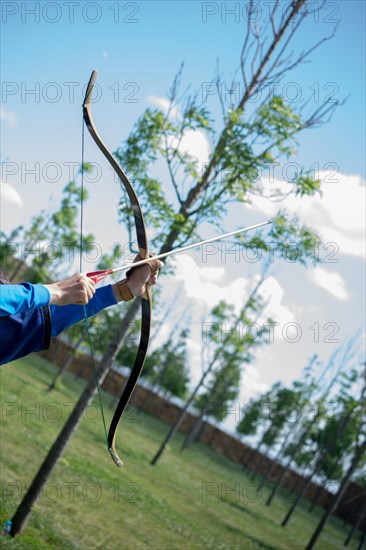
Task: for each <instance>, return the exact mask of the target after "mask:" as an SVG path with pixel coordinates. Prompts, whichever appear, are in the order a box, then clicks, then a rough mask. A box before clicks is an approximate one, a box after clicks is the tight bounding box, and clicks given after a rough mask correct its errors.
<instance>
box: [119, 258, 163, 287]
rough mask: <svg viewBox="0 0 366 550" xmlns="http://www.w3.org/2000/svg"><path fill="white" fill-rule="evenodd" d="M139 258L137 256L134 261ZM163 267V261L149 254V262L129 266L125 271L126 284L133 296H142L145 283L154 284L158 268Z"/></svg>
mask: <svg viewBox="0 0 366 550" xmlns="http://www.w3.org/2000/svg"><path fill="white" fill-rule="evenodd" d="M140 259H141V258H140V257H139V256H137V258H136V261H138V260H140ZM162 267H164V264H163V262H161V261H160V260H154V256H151V262H149V263H147V264H145V265H141V266H140V267H135V268H133V267H132V268H131V269H130V270H129V271H128V273H127V286H128V288H129V290H130V292H131V294H132V295H133V296H142V294H144V292H145V290H146V285H155V284H156V283H157V280H158V275H159V269H161V268H162Z"/></svg>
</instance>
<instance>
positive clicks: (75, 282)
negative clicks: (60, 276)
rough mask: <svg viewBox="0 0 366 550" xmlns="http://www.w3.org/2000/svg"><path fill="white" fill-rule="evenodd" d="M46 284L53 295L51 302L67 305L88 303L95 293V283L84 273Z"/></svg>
mask: <svg viewBox="0 0 366 550" xmlns="http://www.w3.org/2000/svg"><path fill="white" fill-rule="evenodd" d="M43 286H45V287H46V288H47V289H48V290H49V292H50V295H51V298H50V304H52V305H57V306H66V305H69V304H87V303H88V302H89V300H90V299H91V298H92V297H93V296H94V294H95V288H94V287H95V283H94V281H92V280H91V279H89V277H86V276H85V275H83V274H82V273H77V274H75V275H73V276H72V277H69V278H68V279H64V280H62V281H58V282H57V283H52V284H50V285H43Z"/></svg>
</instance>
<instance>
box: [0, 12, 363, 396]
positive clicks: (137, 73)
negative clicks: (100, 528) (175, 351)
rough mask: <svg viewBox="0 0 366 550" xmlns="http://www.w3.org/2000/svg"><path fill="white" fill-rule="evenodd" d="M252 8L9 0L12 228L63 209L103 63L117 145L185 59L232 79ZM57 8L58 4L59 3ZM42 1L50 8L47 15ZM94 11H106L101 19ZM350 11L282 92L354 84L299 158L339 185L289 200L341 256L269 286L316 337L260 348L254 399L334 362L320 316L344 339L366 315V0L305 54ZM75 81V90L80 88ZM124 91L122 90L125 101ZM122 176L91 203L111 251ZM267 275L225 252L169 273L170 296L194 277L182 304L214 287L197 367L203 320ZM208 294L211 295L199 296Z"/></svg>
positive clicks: (190, 76) (251, 386) (112, 139)
mask: <svg viewBox="0 0 366 550" xmlns="http://www.w3.org/2000/svg"><path fill="white" fill-rule="evenodd" d="M245 4H246V3H245V2H241V3H239V2H226V3H222V2H199V1H184V2H179V1H174V2H173V1H165V2H158V1H151V2H150V1H144V2H109V1H103V2H76V3H75V7H74V15H73V18H71V15H70V9H71V8H70V6H69V5H68V4H67V3H65V2H58V3H55V2H47V3H42V2H41V3H39V2H38V3H37V2H2V5H1V8H2V25H1V31H2V32H1V35H2V37H1V46H2V47H1V51H2V54H1V55H2V57H1V79H2V82H3V87H2V97H1V118H2V120H1V123H2V125H1V126H2V131H1V138H2V149H1V158H2V161H3V162H4V161H5V163H8V165H7V170H8V172H7V174H5V175H6V176H7V177H6V178H5V177H4V173H3V175H2V178H3V181H4V180H6V186H5V185H4V183H3V184H2V200H1V226H2V228H3V229H4V230H6V231H9V230H10V229H11V228H12V227H13V226H14V225H17V224H18V223H21V222H23V223H26V222H27V220H29V218H30V216H32V215H34V214H35V213H37V212H38V211H39V210H40V209H41V208H44V207H48V206H49V205H57V203H58V200H59V198H60V196H61V191H62V188H63V187H64V185H65V183H66V182H67V180H68V178H67V175H68V174H67V172H66V170H65V163H70V162H75V163H78V162H80V139H81V108H80V106H81V103H82V97H83V91H82V87H83V86H84V85H85V84H86V83H87V81H88V78H89V76H90V73H91V70H92V69H94V68H97V69H98V70H99V73H100V74H99V80H98V83H99V84H100V86H101V88H100V89H101V91H102V96H101V97H100V100H99V101H98V102H97V103H96V104H95V105H94V108H93V111H94V116H95V119H96V122H97V125H98V128H99V131H100V133H101V135H102V136H103V137H104V139H105V141H106V143H107V145H108V146H109V147H110V149H111V150H113V149H115V148H116V147H117V146H118V145H119V144H120V142H121V141H122V140H123V139H124V138H126V136H127V135H128V133H129V131H130V130H131V128H132V125H133V123H134V121H135V120H136V119H137V117H138V116H139V115H140V114H141V113H142V112H143V110H144V109H145V108H146V107H147V106H154V105H155V106H156V105H162V98H164V97H165V96H166V92H167V91H168V90H169V87H170V85H171V83H172V79H173V77H174V75H175V74H176V72H177V71H178V69H179V66H180V63H181V62H182V61H183V60H184V61H185V69H184V77H183V87H185V86H188V85H189V86H190V89H191V90H192V91H195V90H200V91H202V89H204V86H205V83H208V82H209V81H210V79H211V78H212V76H213V74H214V70H215V66H216V60H217V59H219V60H220V67H221V69H222V71H223V73H224V79H225V81H227V82H230V81H231V79H232V75H233V71H235V69H236V68H237V67H238V62H239V54H240V50H241V44H242V39H243V28H244V25H245V20H244V17H243V11H242V10H243V6H245ZM285 4H286V3H282V6H284V5H285ZM37 5H38V8H37ZM257 5H258V8H259V9H260V10H261V12H260V17H261V18H265V17H266V13H267V12H266V10H268V6H266V2H258V3H257ZM44 6H48V7H47V10H46V11H44V10H45V8H44ZM223 6H226V10H230V9H237V6H239V8H240V11H239V13H238V12H235V14H231V15H230V13H229V12H226V13H225V8H224V7H223ZM37 9H39V13H38V12H37ZM32 10H36V15H34V14H32V13H31V12H32ZM12 12H14V13H12ZM114 18H117V19H118V21H114ZM36 19H37V20H36ZM38 19H39V20H38ZM94 19H98V20H97V21H95V22H92V21H93V20H94ZM52 20H54V22H53V23H52ZM337 20H339V28H338V31H337V33H336V36H335V38H333V39H332V40H331V41H328V42H326V43H325V44H323V45H322V46H321V47H320V48H319V49H318V50H316V51H315V52H314V53H313V54H312V55H311V57H310V60H311V62H310V63H306V64H303V65H301V66H299V67H297V68H296V69H295V70H294V71H293V72H292V73H291V74H289V76H288V77H286V79H285V82H284V83H283V84H281V85H279V88H278V89H276V92H278V91H279V92H281V91H283V89H284V88H283V86H286V85H287V88H286V89H287V90H289V93H290V92H291V93H293V92H294V90H295V91H296V90H297V91H299V93H301V95H302V97H308V96H309V95H312V97H313V98H314V97H315V96H314V94H319V101H324V99H325V97H326V95H327V94H329V93H331V92H333V93H334V94H335V95H334V97H335V98H336V99H342V98H345V97H346V96H348V95H349V94H350V97H349V99H348V100H347V102H346V104H345V105H344V106H343V107H341V108H339V109H338V110H337V111H336V113H335V115H334V117H333V119H332V121H331V122H330V123H329V124H327V125H325V126H323V127H321V128H319V129H316V130H313V131H310V132H307V133H304V134H303V135H302V136H301V137H300V139H299V152H298V156H297V157H296V158H295V159H294V160H295V161H296V162H298V163H300V164H303V165H304V166H317V167H319V169H320V170H325V172H324V173H323V176H322V177H324V178H326V179H327V178H328V180H329V179H331V174H330V173H329V171H332V170H335V172H336V176H335V178H336V183H335V184H334V185H333V187H332V186H331V185H330V184H328V186H326V192H325V195H324V198H323V202H316V203H314V202H309V203H308V204H304V205H301V206H300V204H298V203H296V202H291V203H288V206H289V207H290V210H292V211H293V212H298V211H299V209H300V212H301V219H302V221H303V222H304V223H307V222H308V223H309V225H312V226H313V227H315V228H317V229H319V230H320V232H322V233H323V235H324V238H325V240H326V242H337V245H338V246H339V250H338V252H337V260H338V262H337V263H335V264H334V263H333V264H327V265H325V266H323V267H321V268H320V271H319V270H310V271H309V272H306V271H305V270H304V269H303V268H301V267H298V266H293V265H290V264H287V265H286V264H284V265H278V266H275V271H274V273H273V277H272V279H271V284H270V286H269V290H268V293H269V295H270V296H271V299H272V300H273V304H272V309H273V311H274V312H276V311H277V312H278V315H279V318H281V319H282V321H281V322H286V321H287V322H291V321H296V322H298V323H299V324H300V325H301V326H302V327H303V337H302V339H301V340H300V341H299V342H297V343H296V345H295V344H292V345H291V344H288V343H286V342H284V341H283V339H281V338H279V339H278V341H277V342H276V343H275V344H274V345H273V346H270V347H268V348H267V349H266V350H263V352H260V353H259V355H258V357H257V360H256V362H255V364H254V365H253V366H252V367H251V369H252V370H249V372H248V373H247V375H246V378H245V379H244V382H243V383H244V384H245V383H247V388H248V395H249V394H251V393H253V392H255V391H257V390H258V389H260V388H264V387H266V385H268V384H271V383H273V382H274V381H275V380H276V379H277V378H279V377H280V378H282V379H283V380H285V381H287V382H289V381H290V380H291V379H292V378H293V377H294V376H297V375H298V373H299V371H300V369H301V367H302V366H303V365H304V363H305V361H306V358H307V357H309V355H311V354H312V353H314V352H318V353H320V355H321V356H322V357H323V358H325V359H326V358H327V356H328V355H329V353H330V352H331V351H333V349H334V346H335V345H336V344H329V343H328V344H326V343H324V337H323V339H322V341H321V342H320V343H314V341H313V337H312V332H311V330H309V326H313V325H314V323H316V322H318V323H320V325H321V326H322V327H324V325H325V324H326V323H336V324H337V325H338V326H339V331H338V338H339V339H340V340H342V339H343V338H346V337H347V336H349V335H351V334H353V333H354V332H355V330H357V328H359V327H360V325H361V324H362V322H363V311H362V308H361V303H362V301H361V297H362V296H363V295H364V285H363V275H364V273H363V269H364V268H363V265H364V264H363V259H364V253H363V252H362V243H363V233H362V231H363V229H362V227H363V218H364V208H363V207H362V204H364V202H363V201H364V184H362V183H361V181H362V180H364V178H365V161H364V151H365V111H364V109H365V107H364V97H365V68H364V66H365V63H364V51H365V36H364V26H365V3H364V2H363V1H340V2H339V1H334V2H333V1H329V2H328V5H327V9H326V12H325V13H323V15H322V16H321V17H320V19H319V21H314V20H311V21H309V22H308V23H306V25H305V26H304V27H303V29H302V30H300V32H299V34H298V35H297V36H296V39H295V40H294V43H293V48H294V49H295V50H296V51H301V50H303V49H306V48H308V47H309V45H312V44H313V43H314V42H315V41H317V40H318V39H320V38H321V37H323V36H325V35H329V34H330V33H331V31H332V29H333V25H334V22H335V21H337ZM239 80H240V79H239V75H238V76H237V81H238V82H239ZM67 83H69V84H67ZM70 83H73V84H72V85H71V84H70ZM290 83H292V88H291V84H290ZM71 86H73V87H74V90H75V95H74V97H71V98H70V97H69V95H68V92H69V90H70V87H71ZM32 89H35V90H37V92H36V95H34V94H31V93H26V92H27V90H28V92H29V90H32ZM117 89H118V90H119V92H120V96H119V98H118V100H117V101H116V97H115V93H116V90H117ZM55 94H56V95H57V94H59V97H56V95H55ZM55 97H56V99H55ZM131 100H132V101H131ZM208 106H209V107H210V109H211V110H212V112H213V114H214V116H215V117H217V116H219V112H220V111H219V105H218V102H217V97H215V96H212V97H210V99H209V101H208ZM196 137H197V138H200V139H201V138H202V139H204V138H203V136H196ZM191 138H192V142H191V146H192V148H194V147H195V146H196V147H198V148H199V147H200V146H201V145H202V141H199V140H198V141H195V138H194V136H191ZM202 154H203V153H202ZM98 155H99V153H97V152H96V150H95V148H94V146H93V145H91V143H90V142H89V143H87V153H86V158H87V159H89V160H95V161H96V162H99V161H100V162H102V161H101V159H100V157H99V156H98ZM36 162H38V163H39V164H40V167H42V169H43V170H45V169H46V168H47V163H51V165H53V164H54V165H56V164H57V165H58V166H60V167H61V168H60V170H61V172H60V174H61V175H60V177H59V178H58V179H57V178H56V177H55V179H56V180H57V181H55V182H52V181H51V179H52V176H53V174H54V172H53V171H52V166H51V167H50V172H49V176H50V177H49V178H47V177H46V178H45V177H43V176H44V174H45V172H43V173H41V174H40V177H39V181H36V179H35V178H34V176H32V175H29V174H28V176H27V177H26V178H22V174H24V170H25V169H31V168H32V167H33V166H34V163H36ZM12 163H13V164H12ZM22 163H23V165H22ZM12 170H13V172H14V173H13V174H12V173H11V171H12ZM327 170H328V172H327ZM22 179H23V180H24V181H22ZM267 183H268V182H267ZM113 185H115V184H114V183H113V181H106V182H105V184H104V185H103V187H101V186H99V187H98V188H96V187H94V188H92V189H91V199H90V201H89V202H88V203H87V208H88V209H89V213H88V215H87V218H86V229H87V230H89V231H92V232H93V233H94V234H95V235H96V236H97V238H98V239H99V241H100V242H101V243H103V246H104V247H105V248H108V246H110V244H111V243H113V242H114V241H115V240H120V239H121V229H120V228H119V227H118V226H117V220H116V213H115V203H116V200H117V198H118V197H117V193H118V188H116V187H113ZM96 212H98V216H97V218H96V217H95V213H96ZM273 213H274V212H273V210H272V209H271V206H270V205H265V204H264V203H261V202H260V201H259V202H258V204H255V205H254V206H253V208H252V209H251V210H243V209H242V208H241V207H237V208H233V209H232V210H231V211H230V212H229V216H228V218H227V220H226V223H225V229H226V230H227V231H230V230H233V229H236V228H237V227H240V226H243V225H246V224H247V222H248V224H250V223H256V222H259V221H262V220H263V219H265V217H266V216H270V215H272V214H273ZM116 235H118V237H117V238H116ZM204 236H207V237H209V236H211V234H207V235H204ZM363 250H364V247H363ZM328 252H329V250H328ZM228 261H229V260H228ZM192 262H193V263H192ZM210 269H211V271H210ZM215 269H217V270H218V271H215ZM321 269H323V271H321ZM205 270H206V271H205ZM207 270H208V271H207ZM254 273H255V270H253V269H252V270H250V269H248V266H247V265H245V266H244V267H243V266H242V265H236V264H235V265H233V266H230V268H229V269H227V268H225V266H224V268H222V266H220V265H218V264H217V262H216V263H215V262H214V263H213V265H212V266H211V267H207V264H205V266H202V263H200V255H199V253H197V252H196V253H193V254H192V255H191V256H190V257H187V258H184V259H182V260H180V263H178V273H177V276H176V278H172V277H169V278H167V279H165V282H164V285H165V287H164V292H163V299H164V300H166V302H167V303H169V299H170V297H171V296H173V295H174V292H175V290H176V285H177V284H179V285H182V287H183V289H184V291H183V295H182V297H181V298H180V300H181V303H180V304H179V307H178V309H179V308H181V310H182V311H184V309H185V308H186V307H187V303H188V302H189V301H191V300H192V298H194V299H196V298H197V295H196V294H195V292H194V288H196V289H200V288H201V286H200V285H201V284H202V283H203V287H202V288H204V289H206V291H207V289H208V288H209V289H210V292H211V295H210V296H205V297H204V299H203V301H202V302H201V303H199V304H198V307H197V310H196V311H194V312H193V313H192V316H193V318H194V319H195V322H196V324H197V327H196V330H195V331H194V332H193V334H192V342H191V357H192V358H193V359H192V370H193V377H195V376H197V375H198V374H199V372H200V366H199V365H198V364H197V362H198V357H199V348H200V337H199V325H200V319H202V317H204V316H205V315H207V314H208V310H209V308H210V307H212V305H213V304H214V303H215V301H217V299H219V298H225V299H228V300H229V299H230V297H231V299H232V297H233V293H234V292H236V290H237V288H238V287H240V288H241V289H242V290H243V289H244V290H245V289H246V291H247V290H248V288H249V286H248V285H249V278H250V277H251V276H253V274H254ZM217 281H219V284H217ZM215 283H216V284H215ZM162 284H163V283H162ZM327 287H328V288H327ZM202 292H203V291H202V290H201V291H200V292H198V291H197V293H198V298H199V297H200V296H201V297H202ZM168 332H169V327H168V326H167V330H166V333H168ZM323 336H324V335H323ZM279 365H280V366H279ZM289 365H291V368H290V367H289ZM244 390H245V388H243V391H244Z"/></svg>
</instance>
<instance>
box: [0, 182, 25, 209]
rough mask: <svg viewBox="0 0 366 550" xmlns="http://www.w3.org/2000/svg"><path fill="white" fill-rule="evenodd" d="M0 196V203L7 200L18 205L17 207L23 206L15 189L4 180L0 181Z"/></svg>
mask: <svg viewBox="0 0 366 550" xmlns="http://www.w3.org/2000/svg"><path fill="white" fill-rule="evenodd" d="M0 198H1V203H3V201H4V202H8V203H11V204H14V205H16V206H18V207H19V208H22V207H23V201H22V199H21V197H20V195H19V193H18V191H16V189H14V187H12V186H11V185H10V183H7V182H5V181H0Z"/></svg>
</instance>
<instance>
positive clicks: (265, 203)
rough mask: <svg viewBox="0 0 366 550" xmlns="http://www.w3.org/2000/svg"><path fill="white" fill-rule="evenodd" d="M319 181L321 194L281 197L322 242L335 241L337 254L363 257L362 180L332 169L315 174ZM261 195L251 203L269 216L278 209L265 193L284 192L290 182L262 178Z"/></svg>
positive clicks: (363, 207) (363, 198)
mask: <svg viewBox="0 0 366 550" xmlns="http://www.w3.org/2000/svg"><path fill="white" fill-rule="evenodd" d="M319 179H320V180H321V182H322V185H321V189H322V196H319V195H318V194H317V195H315V196H313V197H303V198H301V197H295V196H292V195H291V196H288V197H285V198H284V199H283V201H281V203H280V206H281V207H282V206H283V207H285V208H286V210H288V211H289V212H290V213H292V214H297V215H298V216H299V218H300V220H301V221H302V223H304V224H306V225H308V226H310V227H313V228H314V229H316V230H317V231H318V232H319V233H320V235H321V236H322V238H323V242H324V243H335V245H336V247H339V254H349V255H352V256H358V257H365V230H366V227H365V220H366V215H365V190H366V186H365V182H364V181H363V180H362V179H361V177H360V176H357V175H346V174H341V173H337V174H334V172H332V171H323V172H320V174H319ZM261 183H262V186H263V193H262V196H258V197H254V198H253V200H252V207H253V208H255V209H257V210H259V211H261V212H263V213H265V214H266V216H273V215H274V214H275V213H276V212H277V210H278V205H279V203H278V202H271V201H270V200H268V198H265V196H268V195H269V194H271V193H273V192H274V190H275V189H279V190H280V191H281V192H282V193H284V194H285V193H288V192H289V191H290V190H291V188H292V186H291V184H289V183H287V182H285V181H280V180H275V179H272V180H271V181H270V179H269V177H268V178H264V177H263V178H262V180H261Z"/></svg>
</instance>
